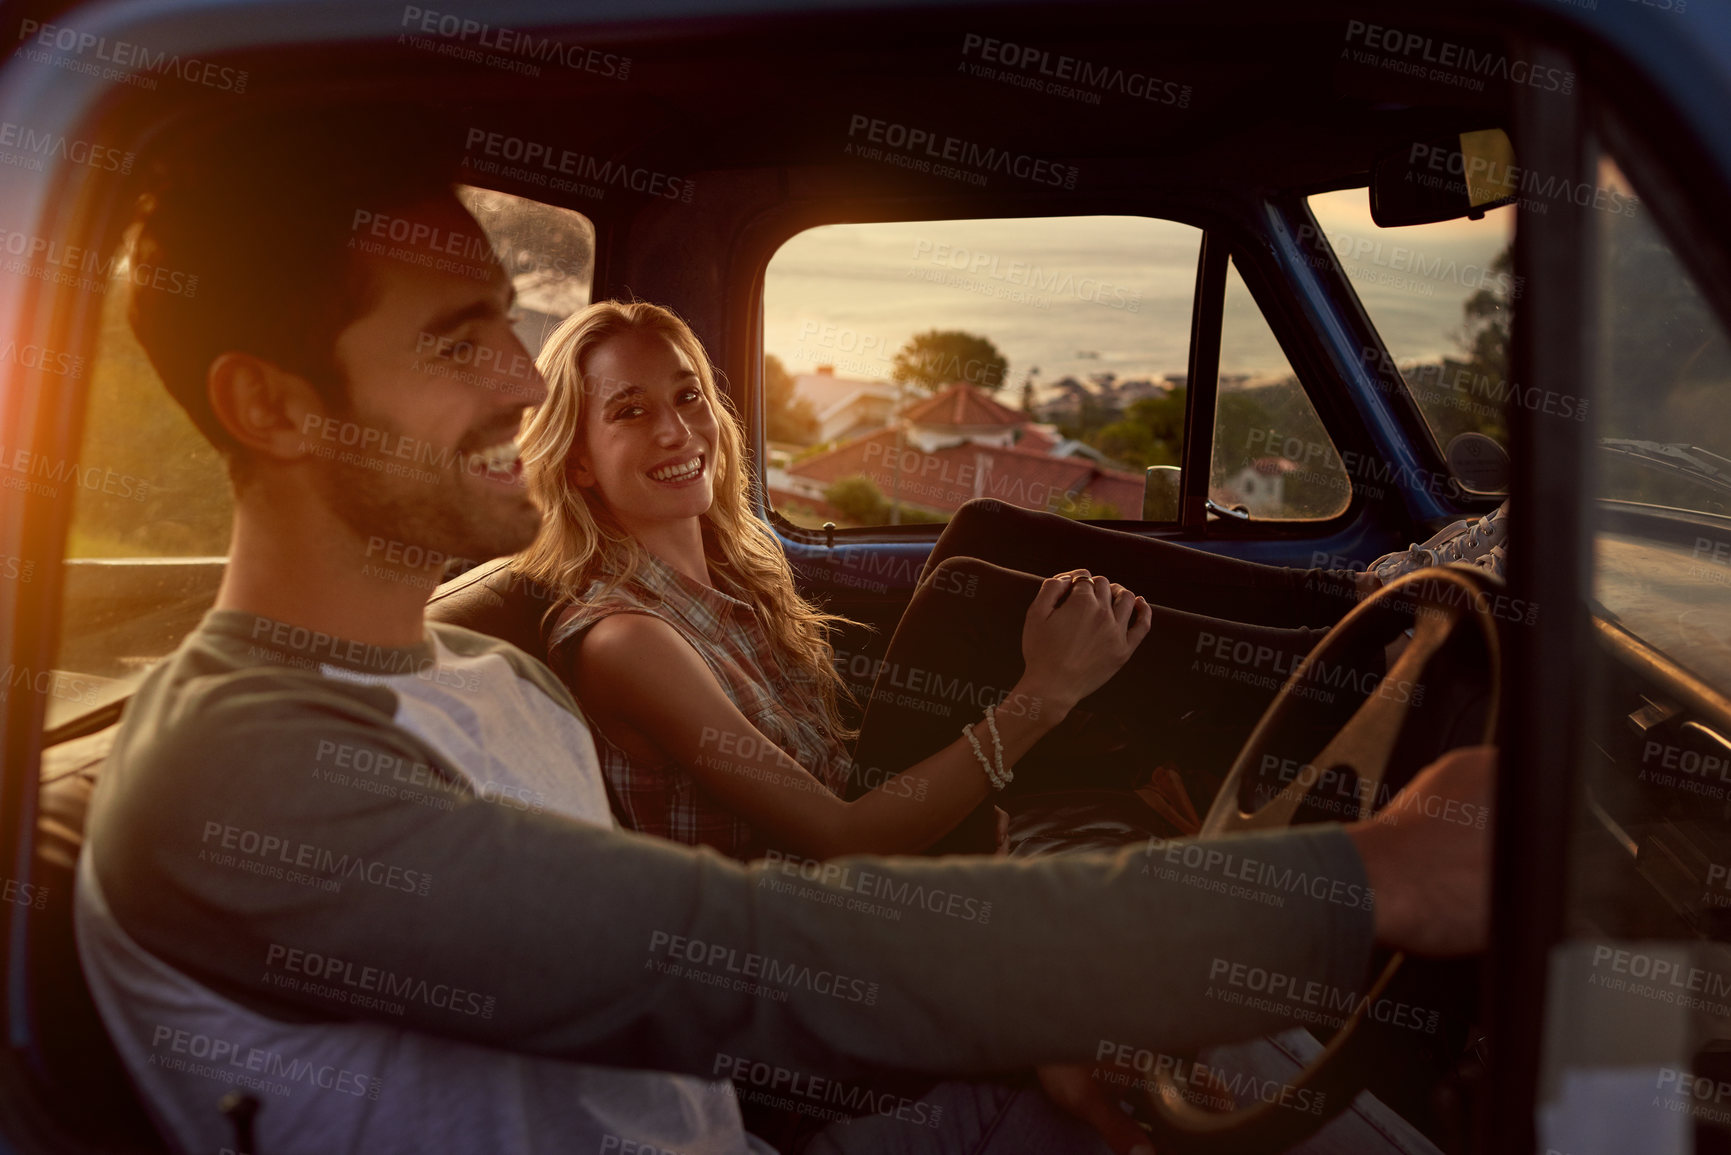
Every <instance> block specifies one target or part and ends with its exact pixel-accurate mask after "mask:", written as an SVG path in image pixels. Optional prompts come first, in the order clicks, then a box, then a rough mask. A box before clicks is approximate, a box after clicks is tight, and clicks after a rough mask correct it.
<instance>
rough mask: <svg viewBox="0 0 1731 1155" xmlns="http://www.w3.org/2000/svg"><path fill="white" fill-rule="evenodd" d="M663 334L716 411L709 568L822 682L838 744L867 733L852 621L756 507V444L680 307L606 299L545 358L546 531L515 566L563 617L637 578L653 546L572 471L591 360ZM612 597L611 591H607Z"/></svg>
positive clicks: (530, 434)
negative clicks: (608, 345)
mask: <svg viewBox="0 0 1731 1155" xmlns="http://www.w3.org/2000/svg"><path fill="white" fill-rule="evenodd" d="M633 332H635V333H651V334H655V335H656V336H660V337H664V338H666V340H667V341H668V343H669V344H671V345H672V346H673V347H674V348H675V349H677V350H678V351H679V352H680V353H681V354H682V355H683V356H684V358H685V360H686V361H688V362H690V364H691V367H692V368H693V369H694V370H696V372H697V380H698V385H699V388H701V389H702V391H703V395H704V397H705V398H706V399H707V400H708V402H709V405H710V408H712V409H713V410H714V411H715V419H716V426H717V428H718V430H719V433H718V436H717V439H716V440H717V443H716V446H715V460H714V462H713V463H712V465H711V468H712V469H713V470H714V476H715V488H714V494H715V497H714V500H713V501H711V502H710V506H709V509H708V510H707V511H706V512H704V513H703V515H702V516H701V519H700V520H701V521H702V526H703V552H704V554H705V556H706V557H707V558H708V560H709V565H710V567H711V568H712V569H715V570H717V571H719V572H721V573H724V574H726V575H727V576H728V577H730V578H732V579H733V580H734V582H736V583H737V584H738V585H739V586H740V588H741V589H743V590H744V592H745V594H746V598H747V600H748V601H749V602H750V603H751V605H752V608H753V609H755V610H756V611H757V617H758V620H759V621H760V622H761V623H763V626H764V628H765V629H766V630H768V631H769V635H770V639H771V641H772V643H773V644H774V645H775V646H776V647H777V648H778V649H780V650H781V652H782V653H783V654H784V655H787V656H790V657H791V658H792V659H793V661H794V663H795V664H796V666H799V667H803V668H805V669H808V670H810V671H811V673H812V674H814V675H815V676H816V680H817V687H818V696H819V699H820V701H821V704H822V707H823V712H824V715H825V720H826V721H827V722H828V724H829V726H830V728H831V730H832V731H833V732H834V733H835V734H837V735H838V736H841V737H844V738H851V737H853V736H854V735H855V733H856V732H857V731H855V730H853V729H852V728H850V727H849V726H848V725H847V723H846V720H845V719H844V718H843V716H842V712H841V702H842V699H843V698H844V697H851V696H850V695H849V692H848V690H847V686H846V683H845V682H844V681H843V680H842V677H841V675H840V674H839V673H837V672H836V668H835V650H834V648H833V647H832V646H831V645H830V641H829V629H830V627H831V626H835V625H844V624H848V620H847V619H846V618H843V617H840V616H839V615H836V614H828V613H824V612H823V611H821V610H819V609H817V608H816V607H815V606H813V605H812V604H811V603H810V602H808V601H806V600H805V599H804V598H803V597H801V596H800V594H799V591H798V590H797V589H796V588H795V586H794V581H793V570H792V569H791V568H790V567H789V566H788V564H787V557H786V555H785V554H783V552H782V549H781V543H780V542H779V541H778V540H777V539H776V537H775V534H774V533H773V532H771V530H770V528H769V527H768V526H767V525H765V524H764V523H763V521H762V520H761V519H759V518H758V517H757V516H756V515H755V514H754V513H753V512H752V509H751V502H750V485H751V479H750V476H749V475H748V474H747V472H746V467H745V438H744V436H743V434H742V433H741V431H740V427H739V420H738V417H737V416H736V415H735V413H734V411H733V406H732V404H731V402H729V401H728V399H727V398H726V397H725V396H724V395H722V393H721V392H720V390H718V389H717V388H716V385H715V370H714V368H713V366H711V365H710V363H709V355H708V354H707V353H705V352H704V349H703V343H702V342H701V341H699V340H698V339H697V334H695V333H693V332H692V331H691V327H690V326H689V325H687V324H686V323H685V322H684V321H683V320H681V319H680V317H679V316H678V315H677V314H675V313H674V312H673V311H672V310H671V309H665V308H662V307H661V306H660V305H652V304H650V303H648V302H647V301H597V302H595V303H594V304H593V305H590V306H589V307H588V308H586V309H583V310H582V311H580V312H578V313H574V314H572V315H571V316H570V317H567V318H566V319H565V321H564V323H562V324H561V325H560V326H559V327H558V328H557V329H555V330H554V331H553V334H552V336H550V337H549V338H548V339H547V343H546V345H545V346H543V347H542V349H541V355H540V357H538V358H537V359H536V365H537V367H538V368H539V369H540V370H541V375H542V376H543V377H545V378H546V379H547V400H546V401H545V402H544V403H542V405H541V407H540V408H539V409H537V410H535V411H534V413H533V414H532V415H531V416H530V418H529V422H528V425H527V427H526V428H525V430H524V432H523V435H522V437H521V438H520V439H519V440H520V444H521V445H522V452H523V471H524V474H525V476H526V477H527V480H528V483H529V491H530V492H531V493H532V494H533V495H534V497H535V500H536V502H537V503H539V505H540V506H541V533H540V536H539V537H537V538H536V539H535V543H534V544H533V545H531V546H530V547H529V548H528V549H527V550H525V551H523V552H522V553H521V554H519V555H518V556H517V558H516V559H515V561H514V562H513V563H512V565H513V567H514V568H515V569H516V570H517V572H518V573H520V574H522V575H523V576H524V577H526V578H529V579H530V580H532V581H536V582H540V583H541V584H542V585H544V586H546V587H548V588H549V589H551V590H552V591H553V592H554V594H555V595H557V597H558V599H559V600H558V602H556V603H555V605H554V608H553V610H551V611H549V612H557V611H558V610H559V609H560V608H562V607H563V604H564V603H565V602H567V601H575V600H577V599H578V598H580V597H582V596H583V595H584V594H585V593H586V592H587V591H588V589H589V587H590V585H591V584H592V583H594V582H595V581H597V580H603V581H605V582H606V583H607V584H606V585H605V587H604V591H605V590H610V589H613V588H615V587H617V586H619V585H622V584H624V583H625V582H627V581H629V580H630V579H631V576H632V575H633V574H635V573H636V572H637V568H638V566H639V565H640V564H641V563H642V559H643V556H644V552H645V551H644V549H643V546H642V545H641V544H640V543H639V542H638V541H637V539H636V538H634V537H632V536H631V535H630V534H629V533H628V532H626V531H625V530H624V529H623V528H622V527H621V526H620V524H619V522H618V520H617V519H615V517H614V516H613V513H612V511H611V510H609V509H608V507H607V503H606V501H605V500H603V499H602V497H601V495H600V494H599V493H596V494H593V495H591V494H588V493H585V492H584V491H583V490H582V489H581V488H580V487H579V486H577V485H576V484H575V483H573V482H572V481H571V479H570V476H569V473H568V471H567V465H568V463H569V461H570V459H571V454H572V452H573V450H575V449H577V448H579V447H580V445H581V442H582V438H583V436H584V432H583V431H584V428H585V422H586V421H587V420H588V411H589V403H590V401H591V399H592V397H593V396H594V394H595V393H596V392H597V390H596V389H593V388H588V387H586V386H585V377H586V374H585V370H584V363H585V362H586V361H587V360H588V358H589V355H590V354H591V353H593V352H594V351H595V350H596V349H597V348H598V347H600V345H601V344H602V343H603V342H606V341H608V340H610V339H612V338H614V337H617V336H619V335H621V334H623V333H633ZM604 591H603V592H604Z"/></svg>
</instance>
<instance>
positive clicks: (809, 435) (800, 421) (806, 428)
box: [763, 353, 817, 445]
mask: <svg viewBox="0 0 1731 1155" xmlns="http://www.w3.org/2000/svg"><path fill="white" fill-rule="evenodd" d="M763 413H764V420H765V423H766V424H765V428H764V433H765V437H766V439H767V440H770V441H785V442H789V443H791V444H794V445H810V444H812V443H813V442H814V441H816V440H817V414H815V413H813V412H812V409H811V402H810V401H808V400H806V399H805V398H804V397H798V396H795V395H794V392H793V377H792V375H791V374H789V373H788V371H787V368H786V367H785V366H783V365H782V363H781V358H779V357H777V356H775V354H773V353H771V354H770V355H768V356H766V357H765V358H764V359H763Z"/></svg>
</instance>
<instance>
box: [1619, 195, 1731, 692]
mask: <svg viewBox="0 0 1731 1155" xmlns="http://www.w3.org/2000/svg"><path fill="white" fill-rule="evenodd" d="M1600 183H1601V184H1603V185H1605V186H1606V187H1607V188H1611V189H1614V190H1616V191H1618V192H1620V193H1621V194H1622V195H1623V196H1624V197H1627V196H1628V195H1629V194H1628V191H1627V190H1628V185H1627V182H1626V180H1625V178H1624V176H1623V174H1622V172H1621V171H1619V170H1618V169H1617V167H1616V166H1615V165H1614V164H1612V163H1611V162H1609V161H1606V162H1605V164H1604V165H1603V169H1602V172H1601V174H1600ZM1593 216H1594V221H1595V227H1596V232H1597V233H1598V253H1597V261H1598V272H1597V277H1596V287H1597V289H1598V298H1599V306H1598V307H1599V318H1598V325H1597V331H1596V333H1595V337H1596V340H1597V350H1596V355H1595V357H1594V359H1593V361H1594V364H1595V366H1596V368H1597V374H1598V377H1599V391H1598V395H1597V398H1596V399H1595V401H1594V405H1593V416H1594V420H1595V422H1596V424H1597V430H1596V434H1597V443H1596V444H1597V452H1596V453H1595V454H1594V460H1593V462H1592V464H1593V466H1594V470H1595V472H1594V477H1595V482H1594V490H1595V496H1596V497H1597V499H1598V503H1599V520H1598V522H1597V528H1598V532H1597V534H1596V539H1595V544H1596V549H1595V566H1594V574H1593V577H1594V582H1593V585H1594V593H1595V596H1596V597H1597V599H1598V600H1599V602H1600V604H1601V605H1602V606H1603V607H1604V608H1606V609H1607V610H1609V611H1611V612H1612V613H1613V614H1615V615H1616V616H1617V618H1618V620H1619V621H1620V622H1621V623H1622V624H1623V625H1624V627H1625V628H1627V629H1629V630H1631V631H1632V632H1634V633H1636V634H1637V635H1639V636H1640V637H1641V638H1642V639H1643V640H1644V641H1646V642H1648V643H1649V644H1650V645H1653V646H1655V647H1657V648H1659V649H1661V650H1663V651H1665V652H1666V653H1667V654H1669V655H1670V656H1672V658H1673V659H1674V660H1676V661H1678V662H1679V663H1680V664H1682V665H1685V666H1687V667H1689V668H1690V669H1692V670H1694V671H1695V672H1696V673H1697V674H1700V675H1702V676H1704V677H1707V678H1709V680H1711V681H1712V683H1713V684H1714V685H1715V686H1716V687H1717V688H1719V689H1720V690H1721V691H1723V692H1727V693H1731V545H1727V544H1724V543H1726V542H1728V541H1731V342H1727V340H1726V331H1725V327H1724V325H1723V324H1721V323H1720V321H1719V319H1718V318H1717V317H1715V316H1714V314H1713V311H1712V309H1711V307H1710V306H1709V305H1708V304H1707V302H1706V301H1705V300H1703V299H1702V297H1701V294H1700V291H1699V290H1698V289H1697V288H1696V286H1695V282H1694V280H1693V279H1692V278H1691V277H1690V276H1689V274H1688V272H1687V270H1685V269H1684V268H1683V266H1682V264H1681V263H1680V262H1679V261H1678V260H1677V257H1676V255H1675V254H1674V253H1673V252H1672V251H1671V247H1670V245H1669V244H1667V242H1666V240H1665V238H1664V237H1663V236H1662V235H1661V234H1660V233H1659V231H1658V228H1657V227H1656V225H1655V222H1654V221H1653V219H1652V215H1651V213H1649V212H1644V211H1643V212H1637V213H1634V214H1624V213H1613V212H1599V213H1594V214H1593Z"/></svg>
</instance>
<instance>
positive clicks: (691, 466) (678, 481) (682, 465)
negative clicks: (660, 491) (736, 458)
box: [649, 453, 708, 486]
mask: <svg viewBox="0 0 1731 1155" xmlns="http://www.w3.org/2000/svg"><path fill="white" fill-rule="evenodd" d="M707 464H708V458H707V457H706V456H705V455H704V454H702V453H698V454H696V455H695V456H691V457H685V458H681V459H679V460H676V461H671V462H664V463H662V464H661V465H657V466H655V467H654V468H653V469H651V470H649V477H650V480H652V481H657V482H660V483H661V484H663V485H671V486H686V485H691V484H692V483H694V482H698V481H702V480H703V474H704V468H705V466H706V465H707Z"/></svg>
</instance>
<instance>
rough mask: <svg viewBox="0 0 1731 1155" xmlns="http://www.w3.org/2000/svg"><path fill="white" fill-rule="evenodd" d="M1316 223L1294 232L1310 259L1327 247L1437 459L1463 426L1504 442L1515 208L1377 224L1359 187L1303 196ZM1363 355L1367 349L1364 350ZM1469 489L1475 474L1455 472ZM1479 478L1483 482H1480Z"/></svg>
mask: <svg viewBox="0 0 1731 1155" xmlns="http://www.w3.org/2000/svg"><path fill="white" fill-rule="evenodd" d="M1310 211H1311V212H1312V214H1314V215H1315V217H1316V226H1315V228H1314V229H1312V228H1311V227H1310V226H1305V228H1304V229H1303V230H1301V232H1303V233H1305V235H1303V236H1301V237H1300V238H1299V240H1300V242H1301V244H1302V245H1303V247H1304V249H1305V251H1306V252H1307V253H1308V254H1310V257H1309V259H1311V260H1314V261H1322V260H1325V259H1326V258H1325V257H1324V256H1323V255H1322V254H1323V249H1322V248H1321V246H1323V245H1327V246H1329V247H1331V248H1332V249H1333V250H1334V254H1335V256H1336V258H1338V259H1339V261H1340V264H1341V267H1342V268H1343V269H1344V270H1345V271H1346V276H1347V279H1348V280H1349V281H1351V282H1352V287H1353V289H1354V291H1356V292H1357V293H1358V298H1359V300H1360V302H1362V303H1363V305H1364V309H1365V312H1366V313H1367V314H1369V316H1370V320H1371V323H1372V324H1373V325H1375V326H1376V330H1377V333H1378V335H1380V336H1381V337H1382V341H1383V345H1384V346H1385V347H1386V349H1387V350H1388V355H1389V357H1391V358H1392V359H1393V361H1394V363H1395V366H1396V367H1397V368H1398V369H1399V371H1400V375H1401V378H1402V379H1403V380H1404V381H1405V382H1406V387H1407V389H1408V390H1409V391H1410V392H1411V393H1412V397H1413V400H1414V401H1416V402H1417V403H1418V408H1419V412H1421V413H1423V414H1424V419H1425V422H1426V423H1427V424H1428V425H1429V426H1430V432H1431V436H1432V437H1434V438H1435V439H1436V443H1437V446H1438V448H1439V449H1441V450H1443V451H1444V457H1445V459H1448V458H1449V457H1450V456H1451V455H1450V454H1449V453H1448V447H1449V446H1450V445H1451V443H1453V442H1454V440H1455V438H1457V437H1460V436H1461V435H1462V434H1464V433H1482V434H1484V435H1486V436H1489V437H1491V438H1493V439H1495V440H1496V441H1497V442H1498V443H1500V444H1501V445H1503V446H1504V447H1505V449H1506V447H1507V445H1508V419H1507V416H1506V411H1507V408H1508V404H1509V401H1510V398H1511V396H1513V395H1514V394H1515V393H1516V392H1517V390H1516V387H1515V386H1513V385H1511V383H1510V381H1509V317H1510V309H1511V305H1512V302H1513V301H1515V300H1516V299H1517V298H1518V297H1519V296H1520V292H1521V284H1522V281H1521V278H1520V277H1518V276H1516V275H1515V272H1514V229H1515V206H1513V205H1506V206H1504V207H1502V208H1498V209H1492V210H1491V211H1490V212H1488V213H1486V214H1485V215H1484V216H1483V217H1482V218H1480V219H1479V220H1476V221H1474V220H1468V219H1465V218H1462V219H1460V220H1453V221H1439V222H1437V223H1434V224H1428V225H1404V226H1401V227H1398V228H1387V229H1385V228H1379V227H1378V226H1377V225H1376V223H1375V222H1373V221H1372V220H1371V219H1370V201H1369V196H1368V194H1367V193H1366V191H1365V190H1364V189H1362V188H1358V189H1343V190H1341V191H1339V192H1331V193H1322V194H1319V195H1317V196H1313V197H1311V198H1310ZM1367 356H1368V354H1367ZM1459 480H1460V482H1461V484H1462V485H1464V486H1466V487H1467V488H1469V489H1472V488H1476V486H1475V485H1474V482H1475V481H1477V480H1478V479H1477V478H1469V477H1466V476H1462V477H1461V478H1460V479H1459ZM1481 484H1482V483H1481Z"/></svg>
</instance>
